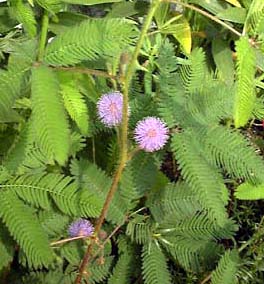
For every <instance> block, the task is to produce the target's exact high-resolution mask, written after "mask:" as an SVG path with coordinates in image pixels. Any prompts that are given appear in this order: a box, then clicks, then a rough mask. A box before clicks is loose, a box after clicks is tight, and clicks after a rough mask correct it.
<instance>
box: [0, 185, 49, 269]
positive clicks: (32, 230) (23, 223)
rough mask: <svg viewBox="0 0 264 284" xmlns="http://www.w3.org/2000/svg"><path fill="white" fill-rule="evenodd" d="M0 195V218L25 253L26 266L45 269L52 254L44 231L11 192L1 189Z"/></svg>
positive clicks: (28, 208)
mask: <svg viewBox="0 0 264 284" xmlns="http://www.w3.org/2000/svg"><path fill="white" fill-rule="evenodd" d="M0 194H1V204H2V205H1V209H0V216H1V218H2V220H3V222H4V223H5V225H6V226H7V228H8V230H9V232H10V233H11V235H12V236H13V237H14V239H15V240H16V241H17V242H18V243H19V245H20V246H21V249H22V250H23V251H24V252H25V254H26V256H27V262H28V265H29V266H30V267H31V266H33V267H38V266H42V265H44V266H46V267H47V266H48V265H49V264H50V263H51V261H52V255H53V254H52V251H51V249H50V247H49V243H48V238H47V235H46V233H45V231H44V229H43V228H42V227H41V225H40V224H39V223H38V222H37V220H36V218H35V217H34V211H33V210H32V208H30V207H28V206H26V205H25V204H24V203H23V202H22V201H21V200H19V199H18V197H17V196H16V195H15V194H14V192H12V190H10V189H9V190H3V189H2V190H1V193H0Z"/></svg>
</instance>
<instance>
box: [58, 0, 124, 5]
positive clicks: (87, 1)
mask: <svg viewBox="0 0 264 284" xmlns="http://www.w3.org/2000/svg"><path fill="white" fill-rule="evenodd" d="M62 1H63V2H64V3H69V4H80V5H96V4H103V3H113V2H121V1H122V0H62Z"/></svg>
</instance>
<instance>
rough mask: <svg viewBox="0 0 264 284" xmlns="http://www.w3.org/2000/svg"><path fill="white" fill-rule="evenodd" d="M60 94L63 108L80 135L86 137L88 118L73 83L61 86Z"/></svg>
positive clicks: (80, 95) (84, 105)
mask: <svg viewBox="0 0 264 284" xmlns="http://www.w3.org/2000/svg"><path fill="white" fill-rule="evenodd" d="M61 93H62V97H63V100H64V105H65V108H66V110H67V112H68V113H69V115H70V117H71V119H72V120H73V121H75V122H76V124H77V126H78V127H79V129H80V131H81V133H82V134H83V135H87V134H88V129H89V116H88V108H87V105H86V102H85V99H84V97H83V95H82V94H81V93H80V92H79V90H78V89H77V88H76V85H74V84H73V83H68V84H66V83H65V84H62V85H61Z"/></svg>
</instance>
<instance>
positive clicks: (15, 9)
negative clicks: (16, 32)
mask: <svg viewBox="0 0 264 284" xmlns="http://www.w3.org/2000/svg"><path fill="white" fill-rule="evenodd" d="M10 4H11V8H12V10H11V12H12V14H13V15H14V16H15V18H16V19H17V20H18V22H19V23H22V24H23V26H24V28H25V30H26V32H27V33H28V34H29V36H30V37H34V36H35V35H36V32H37V27H36V19H35V17H34V13H33V11H32V9H31V7H30V6H29V5H28V4H24V3H23V1H22V0H10Z"/></svg>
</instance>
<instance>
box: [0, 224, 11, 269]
mask: <svg viewBox="0 0 264 284" xmlns="http://www.w3.org/2000/svg"><path fill="white" fill-rule="evenodd" d="M0 255H1V263H0V271H1V270H2V269H3V268H4V267H6V266H8V264H9V263H11V261H12V260H13V255H14V243H13V242H12V239H11V238H10V237H9V235H8V232H7V231H6V228H5V227H4V225H3V224H2V223H1V224H0Z"/></svg>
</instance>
